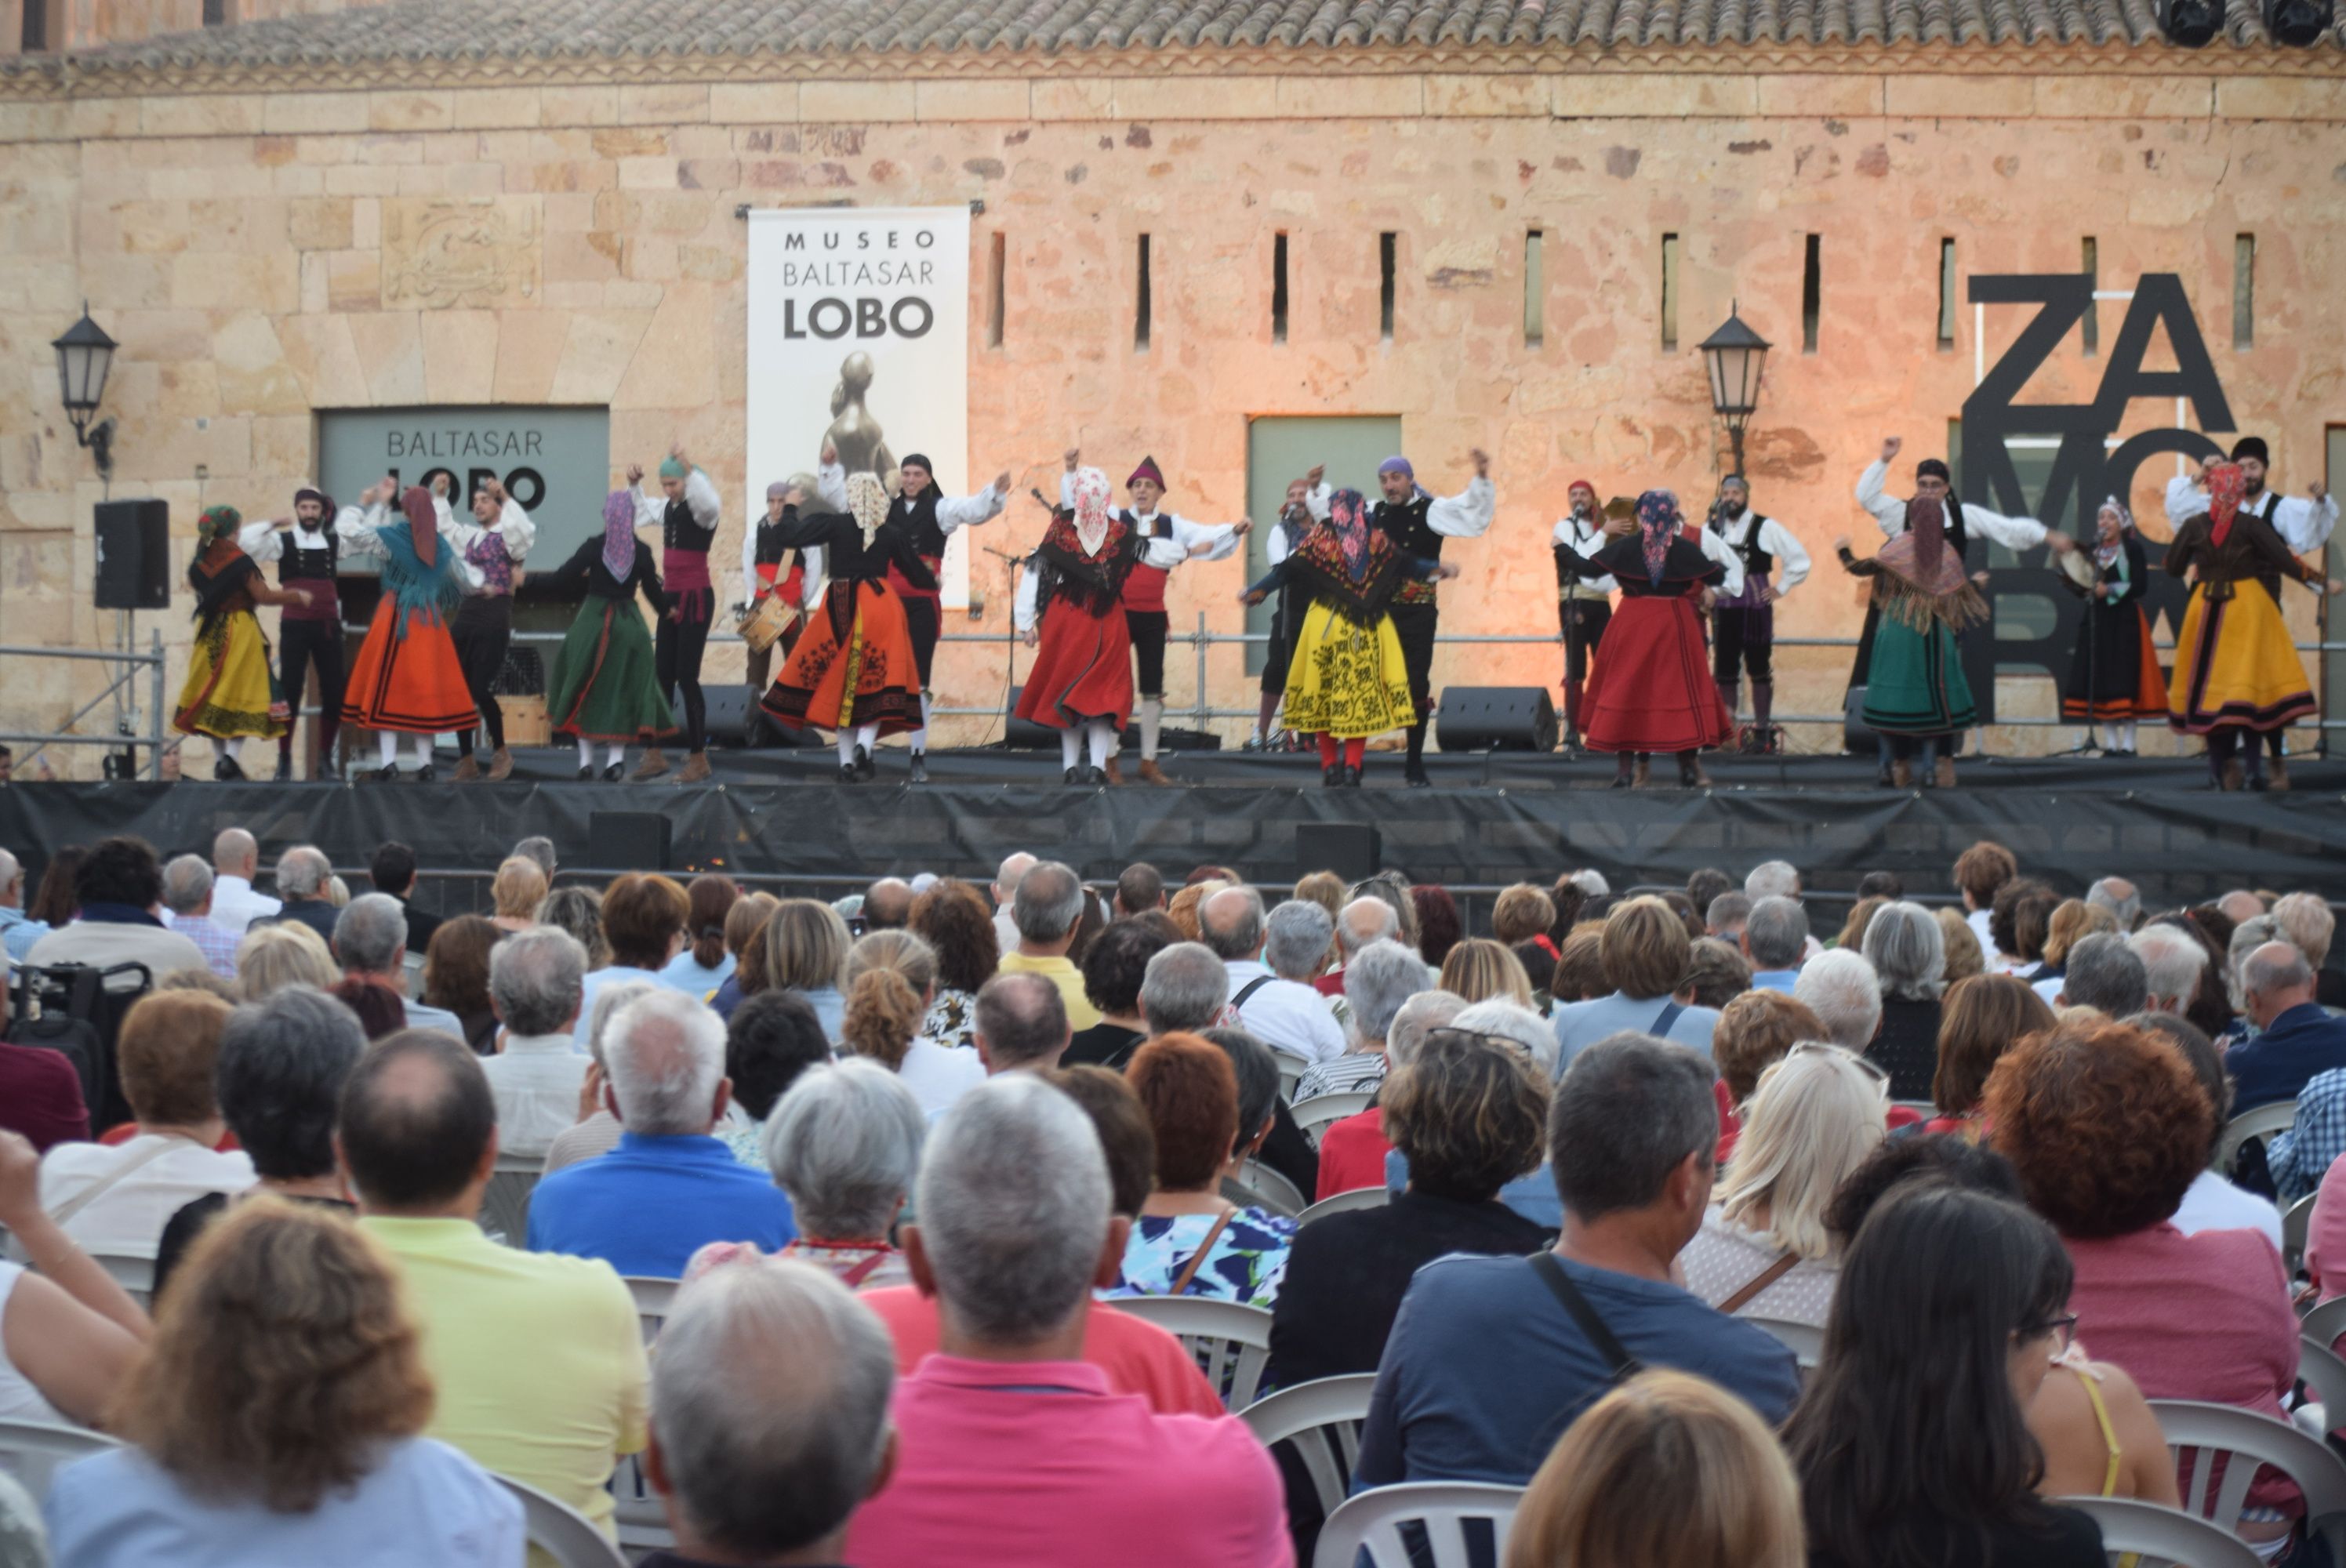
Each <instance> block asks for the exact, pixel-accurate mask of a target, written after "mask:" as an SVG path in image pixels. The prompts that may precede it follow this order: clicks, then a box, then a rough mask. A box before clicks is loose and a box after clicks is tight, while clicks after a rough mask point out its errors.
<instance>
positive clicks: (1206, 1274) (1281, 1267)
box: [1107, 1208, 1295, 1308]
mask: <svg viewBox="0 0 2346 1568" xmlns="http://www.w3.org/2000/svg"><path fill="white" fill-rule="evenodd" d="M1214 1220H1215V1217H1214V1216H1213V1215H1210V1214H1179V1215H1169V1216H1156V1215H1143V1216H1141V1217H1140V1218H1138V1219H1137V1220H1136V1221H1134V1222H1133V1227H1132V1239H1131V1240H1130V1241H1128V1242H1127V1243H1126V1244H1125V1248H1124V1267H1123V1268H1122V1269H1121V1270H1120V1271H1119V1272H1118V1273H1117V1278H1116V1283H1115V1284H1114V1285H1112V1286H1110V1287H1108V1289H1107V1294H1108V1295H1110V1296H1167V1295H1170V1294H1171V1293H1172V1290H1173V1282H1174V1281H1175V1280H1176V1279H1178V1278H1180V1277H1181V1271H1182V1270H1183V1269H1184V1268H1188V1266H1189V1257H1190V1255H1191V1254H1193V1253H1195V1252H1196V1251H1197V1250H1198V1247H1199V1243H1201V1242H1203V1241H1204V1240H1205V1239H1206V1235H1207V1233H1208V1232H1209V1231H1210V1230H1212V1229H1213V1228H1214ZM1294 1241H1295V1221H1293V1220H1292V1219H1290V1218H1288V1217H1286V1216H1284V1215H1277V1214H1272V1213H1270V1211H1269V1210H1267V1209H1260V1208H1241V1209H1237V1210H1234V1211H1233V1212H1232V1213H1231V1215H1230V1222H1229V1224H1228V1225H1226V1226H1224V1227H1222V1233H1221V1234H1220V1235H1219V1236H1218V1237H1214V1247H1213V1250H1212V1251H1211V1252H1209V1253H1208V1254H1207V1256H1206V1261H1205V1262H1204V1263H1203V1264H1201V1265H1200V1266H1199V1269H1198V1272H1197V1274H1196V1275H1195V1276H1194V1277H1192V1278H1191V1279H1190V1281H1189V1288H1188V1289H1187V1290H1185V1291H1183V1292H1182V1294H1183V1295H1185V1296H1204V1297H1208V1298H1212V1299H1215V1300H1219V1301H1236V1302H1238V1303H1239V1304H1240V1305H1241V1306H1246V1307H1263V1308H1268V1307H1270V1305H1271V1304H1272V1303H1273V1302H1274V1301H1276V1300H1277V1299H1278V1298H1279V1285H1280V1280H1282V1279H1284V1278H1286V1277H1287V1253H1288V1248H1289V1247H1291V1246H1292V1245H1293V1244H1294Z"/></svg>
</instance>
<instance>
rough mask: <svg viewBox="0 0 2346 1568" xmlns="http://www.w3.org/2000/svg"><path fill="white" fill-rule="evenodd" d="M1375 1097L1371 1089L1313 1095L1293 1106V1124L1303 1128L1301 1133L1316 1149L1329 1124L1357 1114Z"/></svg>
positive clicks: (1367, 1106) (1365, 1108) (1366, 1107)
mask: <svg viewBox="0 0 2346 1568" xmlns="http://www.w3.org/2000/svg"><path fill="white" fill-rule="evenodd" d="M1375 1098H1376V1092H1375V1091H1374V1090H1372V1089H1348V1090H1346V1091H1344V1092H1343V1093H1342V1094H1338V1095H1312V1096H1311V1098H1310V1099H1308V1100H1305V1101H1303V1102H1301V1104H1299V1105H1297V1106H1296V1107H1295V1125H1297V1126H1298V1127H1301V1129H1302V1130H1303V1135H1304V1136H1305V1137H1307V1138H1309V1139H1311V1146H1312V1147H1313V1148H1315V1149H1316V1148H1318V1147H1319V1146H1320V1135H1321V1134H1322V1133H1324V1132H1326V1131H1327V1130H1328V1128H1329V1125H1330V1124H1331V1123H1335V1122H1341V1121H1342V1120H1343V1119H1344V1118H1345V1117H1346V1116H1357V1115H1360V1114H1361V1113H1362V1111H1365V1110H1367V1109H1368V1108H1369V1102H1370V1101H1371V1100H1373V1099H1375Z"/></svg>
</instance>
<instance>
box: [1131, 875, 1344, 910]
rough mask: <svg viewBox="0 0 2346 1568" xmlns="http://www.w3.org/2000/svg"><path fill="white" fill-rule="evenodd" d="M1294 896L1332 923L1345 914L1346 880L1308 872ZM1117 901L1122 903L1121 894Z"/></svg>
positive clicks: (1298, 881)
mask: <svg viewBox="0 0 2346 1568" xmlns="http://www.w3.org/2000/svg"><path fill="white" fill-rule="evenodd" d="M1160 886H1161V884H1160ZM1292 896H1294V897H1296V898H1298V899H1301V900H1302V901H1304V902H1305V903H1308V904H1318V905H1319V906H1320V907H1321V909H1323V910H1326V911H1328V918H1329V919H1330V920H1331V921H1332V920H1334V919H1336V918H1337V916H1338V915H1340V914H1341V913H1342V912H1343V909H1344V899H1345V897H1346V894H1345V891H1344V879H1343V878H1341V877H1340V876H1338V875H1337V874H1336V873H1335V872H1333V871H1311V872H1307V873H1306V874H1305V875H1303V876H1301V877H1298V878H1296V879H1295V891H1294V894H1293V895H1292ZM1117 901H1118V902H1119V903H1121V902H1122V895H1121V893H1120V892H1119V894H1118V899H1117ZM1122 912H1124V913H1126V914H1132V913H1135V912H1137V911H1132V910H1125V911H1122Z"/></svg>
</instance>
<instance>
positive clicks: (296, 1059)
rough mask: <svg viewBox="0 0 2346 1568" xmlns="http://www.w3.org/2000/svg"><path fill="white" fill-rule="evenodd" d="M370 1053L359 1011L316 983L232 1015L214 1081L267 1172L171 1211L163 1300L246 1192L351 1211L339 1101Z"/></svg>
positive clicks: (158, 1284) (163, 1254)
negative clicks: (214, 1225) (237, 1188)
mask: <svg viewBox="0 0 2346 1568" xmlns="http://www.w3.org/2000/svg"><path fill="white" fill-rule="evenodd" d="M365 1050H366V1036H365V1035H364V1034H362V1033H360V1030H359V1025H358V1020H357V1019H355V1018H352V1016H351V1014H350V1010H349V1009H347V1008H345V1007H343V1006H342V1005H341V1004H340V1003H337V1002H335V1001H334V1000H333V998H331V997H330V996H327V995H325V994H323V993H320V992H316V991H311V990H310V989H308V988H307V987H303V988H301V989H300V990H294V991H280V992H279V993H277V994H276V995H274V996H272V997H270V999H269V1000H268V1001H266V1002H249V1003H245V1004H244V1005H243V1006H241V1007H240V1008H238V1009H236V1011H235V1012H233V1013H230V1014H229V1016H228V1022H227V1023H226V1024H225V1025H224V1026H223V1027H222V1028H221V1030H220V1037H219V1066H218V1067H217V1069H216V1070H215V1072H214V1074H213V1081H214V1083H215V1084H216V1085H217V1086H218V1089H219V1108H220V1115H221V1116H222V1117H223V1118H225V1119H226V1121H227V1123H228V1128H229V1131H230V1132H231V1133H233V1134H235V1135H236V1140H237V1143H238V1145H240V1147H241V1148H242V1149H243V1150H244V1152H245V1155H246V1156H247V1157H248V1158H250V1160H251V1161H252V1169H253V1173H254V1175H255V1176H257V1177H258V1178H259V1179H258V1180H256V1181H255V1182H254V1183H253V1185H252V1186H249V1187H247V1188H245V1189H244V1190H243V1191H242V1192H240V1193H238V1194H236V1195H235V1196H230V1195H228V1194H226V1193H217V1192H210V1193H206V1194H205V1195H204V1196H201V1197H199V1198H197V1199H195V1200H193V1201H192V1202H190V1203H188V1204H186V1205H183V1206H182V1207H180V1209H179V1212H178V1213H176V1214H174V1215H172V1216H171V1218H170V1220H169V1222H168V1224H166V1225H165V1226H164V1227H163V1237H162V1241H161V1243H160V1245H158V1247H156V1249H155V1283H154V1297H155V1299H156V1300H158V1301H160V1300H161V1299H162V1298H163V1294H164V1291H165V1289H166V1288H168V1286H169V1285H170V1282H171V1278H172V1276H173V1274H174V1273H176V1272H177V1270H178V1268H179V1264H180V1262H181V1260H182V1259H183V1258H185V1257H186V1256H187V1253H188V1249H189V1247H192V1246H194V1245H195V1241H196V1238H197V1237H199V1236H201V1235H202V1234H203V1232H204V1228H205V1227H207V1226H209V1225H210V1224H211V1222H212V1221H213V1220H215V1219H217V1218H218V1217H219V1216H220V1215H221V1214H223V1213H225V1212H227V1211H228V1210H229V1209H230V1208H231V1207H234V1206H235V1205H236V1204H238V1203H240V1202H242V1201H243V1200H244V1199H245V1198H248V1197H251V1196H258V1195H260V1194H262V1193H274V1194H276V1195H277V1196H280V1197H282V1198H287V1199H290V1200H291V1201H292V1202H295V1203H307V1204H315V1205H317V1206H318V1207H321V1208H326V1209H331V1210H332V1211H334V1212H336V1213H338V1214H342V1215H348V1214H350V1213H351V1212H352V1207H351V1201H350V1197H349V1196H348V1195H347V1194H346V1193H345V1192H344V1191H343V1190H342V1173H341V1172H340V1171H339V1170H337V1169H336V1168H335V1166H334V1106H335V1105H336V1103H337V1102H338V1101H339V1100H340V1099H341V1098H342V1081H343V1080H344V1079H345V1078H348V1077H349V1076H350V1073H351V1068H352V1067H353V1066H354V1065H356V1064H357V1063H358V1059H359V1056H360V1054H362V1052H364V1051H365Z"/></svg>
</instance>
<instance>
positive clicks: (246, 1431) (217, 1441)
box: [48, 1198, 525, 1568]
mask: <svg viewBox="0 0 2346 1568" xmlns="http://www.w3.org/2000/svg"><path fill="white" fill-rule="evenodd" d="M230 1412H233V1415H234V1419H233V1420H230V1419H227V1418H228V1416H229V1414H230ZM432 1413H433V1380H432V1377H431V1375H430V1373H429V1372H428V1371H427V1369H426V1368H425V1364H424V1354H423V1347H422V1345H421V1343H420V1342H419V1339H418V1334H417V1326H416V1324H415V1323H414V1322H413V1321H412V1320H411V1319H409V1318H408V1316H407V1313H406V1310H405V1308H404V1306H403V1302H402V1301H401V1299H400V1292H399V1288H398V1285H397V1282H396V1278H395V1276H394V1274H393V1265H392V1262H391V1260H390V1258H388V1257H386V1256H384V1254H383V1251H382V1248H381V1247H377V1246H376V1245H375V1244H374V1243H372V1242H371V1241H369V1240H368V1239H367V1238H366V1237H364V1236H363V1235H362V1234H361V1233H360V1232H359V1231H358V1230H356V1229H355V1228H353V1227H351V1226H349V1225H347V1224H345V1223H343V1222H342V1221H341V1220H339V1219H336V1218H333V1217H331V1216H327V1215H322V1214H320V1213H317V1212H316V1211H315V1210H311V1209H304V1208H300V1207H295V1206H293V1205H291V1204H287V1203H284V1202H282V1201H280V1200H278V1199H275V1198H264V1199H262V1200H260V1201H259V1202H255V1203H250V1204H246V1205H244V1206H242V1207H240V1209H239V1210H238V1212H237V1213H236V1214H235V1215H233V1216H231V1217H228V1218H225V1219H223V1220H221V1221H220V1222H219V1224H218V1225H215V1226H213V1227H210V1229H209V1232H208V1233H207V1234H206V1235H205V1237H204V1238H203V1240H202V1241H201V1242H199V1244H198V1245H197V1247H196V1249H195V1251H194V1252H193V1254H192V1255H191V1256H190V1257H189V1259H188V1267H187V1270H186V1273H185V1276H184V1278H182V1279H181V1280H180V1283H179V1289H178V1290H177V1291H176V1292H175V1293H174V1295H173V1298H172V1302H171V1306H170V1308H169V1309H168V1310H167V1311H165V1312H164V1314H163V1317H162V1321H161V1324H160V1326H159V1327H158V1329H157V1332H156V1336H155V1339H154V1341H153V1343H152V1344H151V1345H150V1346H149V1347H148V1353H147V1356H146V1359H144V1360H143V1361H142V1362H141V1363H140V1365H139V1367H138V1371H137V1373H136V1375H134V1376H133V1377H132V1378H130V1379H129V1380H128V1381H127V1382H126V1384H125V1385H124V1395H123V1399H122V1400H121V1403H120V1405H119V1406H118V1408H117V1410H116V1412H115V1416H116V1425H117V1430H118V1431H120V1432H121V1434H122V1436H123V1438H124V1439H125V1440H126V1441H127V1442H128V1444H129V1445H130V1446H129V1447H127V1448H122V1449H117V1450H115V1451H111V1452H108V1453H103V1454H98V1455H95V1456H93V1457H91V1458H89V1459H86V1460H82V1461H78V1462H77V1463H75V1464H71V1465H68V1466H66V1468H65V1469H64V1470H62V1471H58V1472H57V1474H56V1479H55V1480H54V1481H52V1482H51V1483H50V1488H49V1500H48V1520H49V1534H50V1539H51V1542H52V1543H53V1544H54V1546H55V1549H56V1554H57V1561H58V1562H60V1563H75V1564H86V1565H88V1568H111V1565H117V1564H119V1565H121V1568H129V1565H131V1564H137V1563H161V1562H171V1563H346V1564H353V1565H368V1568H372V1565H382V1568H390V1565H392V1564H395V1563H448V1564H458V1565H469V1568H505V1565H508V1564H511V1563H518V1562H520V1561H521V1557H522V1551H523V1545H524V1539H525V1537H524V1531H523V1525H522V1507H521V1500H520V1499H518V1498H516V1497H515V1496H514V1495H513V1493H511V1492H507V1491H506V1490H505V1488H504V1487H503V1486H500V1485H499V1484H498V1483H497V1481H496V1478H495V1476H492V1475H490V1474H488V1473H487V1472H486V1471H484V1470H483V1469H482V1467H481V1466H480V1465H479V1464H477V1463H475V1462H474V1461H472V1460H470V1459H467V1458H466V1457H464V1455H463V1454H462V1453H459V1452H458V1451H456V1450H454V1449H453V1448H451V1447H449V1446H447V1445H446V1444H445V1443H443V1442H438V1441H433V1439H431V1438H428V1437H425V1436H423V1435H421V1434H422V1433H423V1431H424V1429H425V1426H426V1423H427V1422H428V1421H429V1420H430V1419H431V1417H432Z"/></svg>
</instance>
